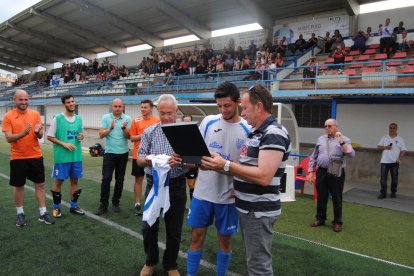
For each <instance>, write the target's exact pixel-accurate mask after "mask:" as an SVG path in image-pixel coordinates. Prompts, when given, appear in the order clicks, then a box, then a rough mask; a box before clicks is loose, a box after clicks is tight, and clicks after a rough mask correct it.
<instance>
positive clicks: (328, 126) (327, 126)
mask: <svg viewBox="0 0 414 276" xmlns="http://www.w3.org/2000/svg"><path fill="white" fill-rule="evenodd" d="M331 127H333V125H326V126H325V128H331Z"/></svg>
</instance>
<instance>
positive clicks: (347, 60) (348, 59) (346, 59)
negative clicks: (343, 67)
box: [345, 56, 354, 62]
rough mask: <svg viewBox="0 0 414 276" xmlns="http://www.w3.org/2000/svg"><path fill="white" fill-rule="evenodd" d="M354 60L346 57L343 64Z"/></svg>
mask: <svg viewBox="0 0 414 276" xmlns="http://www.w3.org/2000/svg"><path fill="white" fill-rule="evenodd" d="M353 60H354V59H353V57H351V56H346V57H345V62H352V61H353Z"/></svg>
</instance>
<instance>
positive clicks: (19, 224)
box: [16, 213, 26, 227]
mask: <svg viewBox="0 0 414 276" xmlns="http://www.w3.org/2000/svg"><path fill="white" fill-rule="evenodd" d="M25 225H26V218H25V216H24V214H23V213H21V214H18V215H17V217H16V226H17V227H23V226H25Z"/></svg>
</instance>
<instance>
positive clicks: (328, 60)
mask: <svg viewBox="0 0 414 276" xmlns="http://www.w3.org/2000/svg"><path fill="white" fill-rule="evenodd" d="M333 62H334V59H333V58H327V59H326V60H325V63H326V64H329V63H333Z"/></svg>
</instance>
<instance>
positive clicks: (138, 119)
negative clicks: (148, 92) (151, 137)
mask: <svg viewBox="0 0 414 276" xmlns="http://www.w3.org/2000/svg"><path fill="white" fill-rule="evenodd" d="M142 120H143V118H142V117H138V118H135V122H141V121H142Z"/></svg>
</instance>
